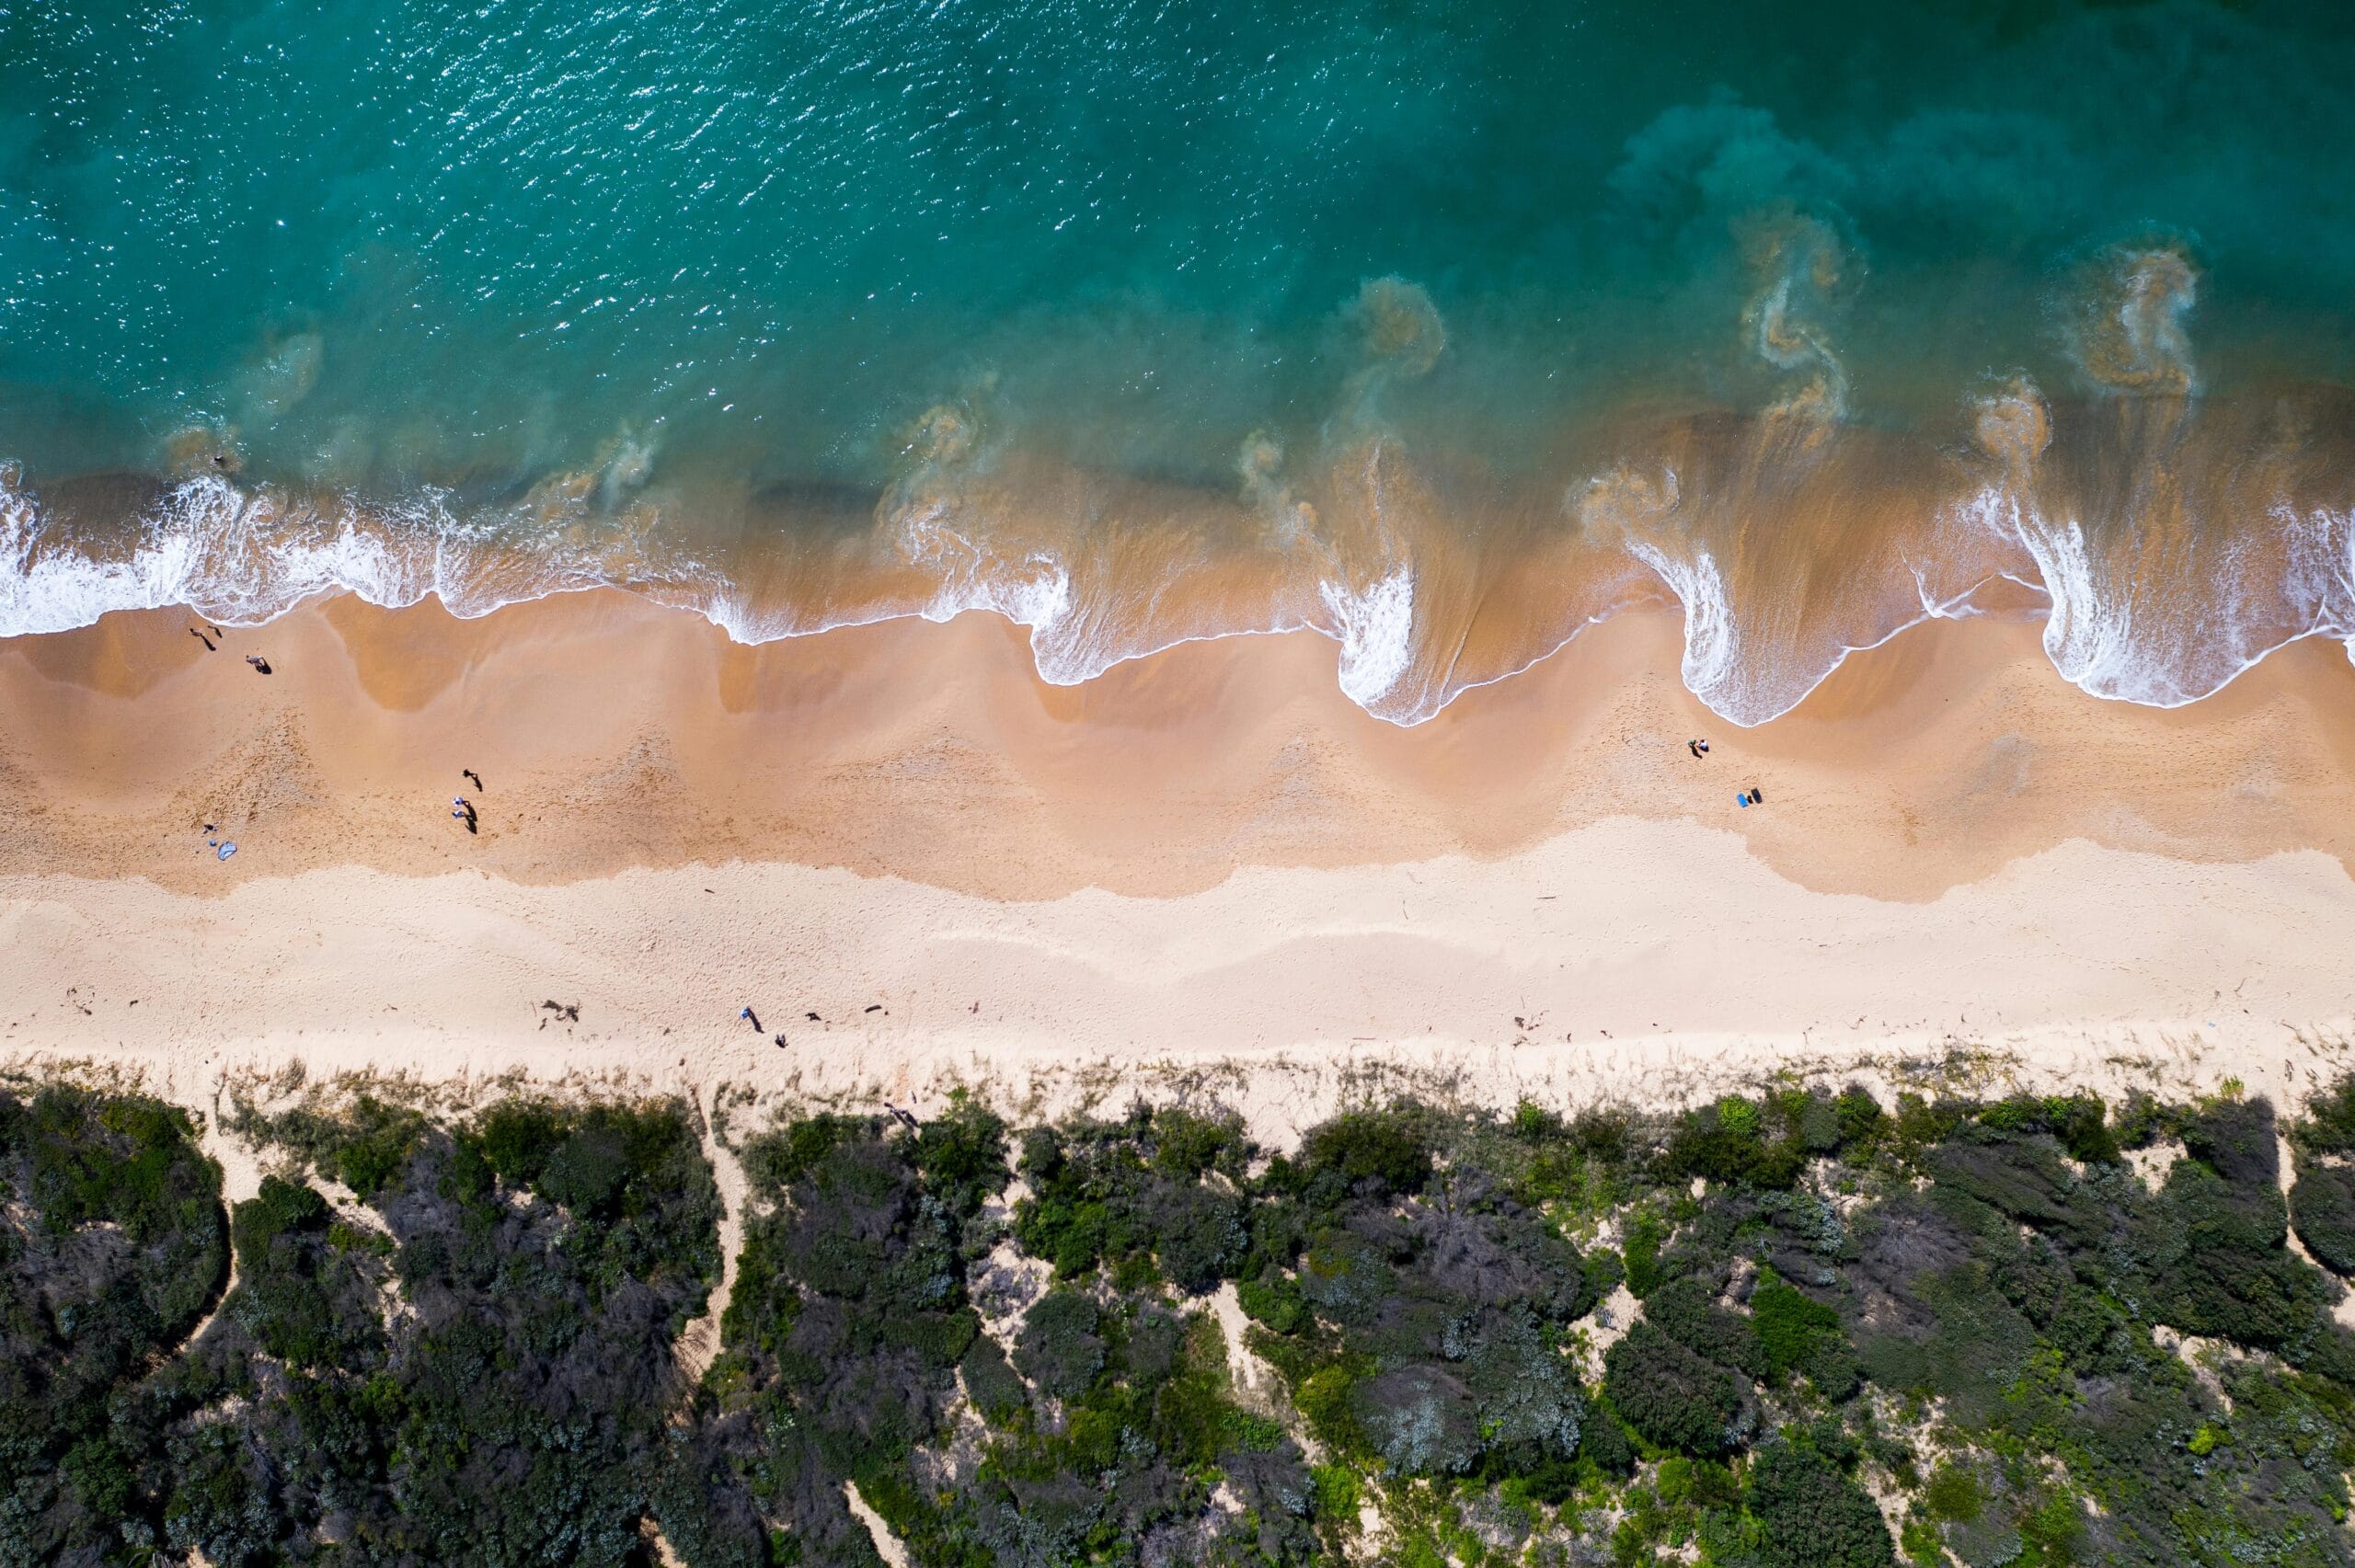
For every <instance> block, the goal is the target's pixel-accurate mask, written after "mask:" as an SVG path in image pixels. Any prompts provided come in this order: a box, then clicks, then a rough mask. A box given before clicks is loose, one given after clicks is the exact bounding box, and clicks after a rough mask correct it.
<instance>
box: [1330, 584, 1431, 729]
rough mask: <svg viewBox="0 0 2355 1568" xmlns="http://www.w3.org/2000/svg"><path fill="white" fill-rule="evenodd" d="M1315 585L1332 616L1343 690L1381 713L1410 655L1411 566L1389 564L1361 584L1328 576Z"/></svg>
mask: <svg viewBox="0 0 2355 1568" xmlns="http://www.w3.org/2000/svg"><path fill="white" fill-rule="evenodd" d="M1316 591H1317V595H1318V597H1320V598H1321V599H1323V600H1324V601H1325V608H1326V610H1327V612H1328V613H1330V614H1331V616H1332V617H1333V625H1334V629H1335V632H1336V634H1337V635H1338V639H1339V642H1340V645H1341V692H1342V694H1343V695H1345V696H1347V697H1348V698H1349V699H1350V701H1351V702H1353V703H1355V704H1357V705H1358V706H1360V707H1361V708H1363V709H1365V710H1366V711H1367V712H1369V713H1373V714H1375V715H1381V713H1382V705H1383V699H1384V697H1386V696H1388V695H1389V694H1390V692H1391V691H1392V690H1393V689H1394V688H1395V687H1396V686H1397V684H1398V682H1399V681H1402V680H1404V679H1405V678H1406V674H1407V669H1408V667H1409V666H1410V665H1412V664H1413V663H1414V659H1415V574H1414V571H1413V569H1412V568H1411V567H1393V568H1392V569H1391V570H1390V571H1389V572H1388V573H1387V574H1385V575H1384V577H1382V578H1379V579H1378V580H1376V581H1375V582H1373V584H1371V585H1370V586H1368V587H1366V588H1362V589H1351V588H1349V587H1347V586H1345V585H1343V584H1340V583H1337V582H1332V581H1329V580H1327V581H1325V582H1320V583H1318V584H1317V585H1316ZM1432 711H1434V712H1436V711H1437V710H1436V709H1433V710H1432ZM1421 716H1423V717H1428V716H1430V715H1428V714H1426V715H1421Z"/></svg>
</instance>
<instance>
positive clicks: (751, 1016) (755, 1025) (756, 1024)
mask: <svg viewBox="0 0 2355 1568" xmlns="http://www.w3.org/2000/svg"><path fill="white" fill-rule="evenodd" d="M736 1016H737V1017H739V1018H741V1019H742V1020H743V1021H744V1022H745V1023H747V1024H751V1025H752V1033H754V1034H755V1035H765V1034H767V1033H768V1031H767V1030H765V1029H764V1028H762V1027H761V1015H760V1014H759V1013H755V1012H753V1011H752V1008H750V1007H749V1006H747V1007H744V1008H741V1009H740V1010H738V1012H737V1013H736Z"/></svg>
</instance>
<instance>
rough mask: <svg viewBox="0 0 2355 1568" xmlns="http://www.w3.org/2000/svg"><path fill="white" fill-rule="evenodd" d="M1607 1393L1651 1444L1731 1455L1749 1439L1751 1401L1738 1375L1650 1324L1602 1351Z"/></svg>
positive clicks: (1689, 1452) (1687, 1451) (1639, 1326)
mask: <svg viewBox="0 0 2355 1568" xmlns="http://www.w3.org/2000/svg"><path fill="white" fill-rule="evenodd" d="M1603 1393H1604V1395H1605V1396H1606V1397H1608V1398H1609V1399H1610V1401H1611V1408H1612V1409H1613V1410H1614V1411H1616V1412H1617V1413H1619V1415H1620V1417H1621V1418H1622V1419H1623V1420H1625V1421H1626V1423H1627V1425H1630V1426H1632V1427H1634V1428H1635V1429H1636V1431H1637V1433H1639V1434H1640V1435H1641V1436H1643V1437H1644V1439H1645V1440H1646V1441H1647V1442H1650V1443H1654V1444H1657V1445H1658V1446H1659V1447H1660V1448H1675V1449H1679V1450H1681V1451H1683V1452H1684V1453H1688V1454H1697V1455H1704V1456H1708V1455H1717V1454H1723V1453H1729V1452H1731V1451H1732V1450H1733V1449H1736V1448H1740V1447H1741V1446H1742V1445H1743V1444H1744V1443H1745V1442H1747V1441H1748V1439H1749V1434H1750V1429H1751V1425H1752V1416H1751V1413H1750V1409H1749V1402H1748V1401H1747V1399H1746V1398H1745V1397H1744V1395H1743V1393H1742V1390H1741V1385H1740V1381H1739V1380H1738V1379H1737V1378H1736V1376H1735V1375H1734V1374H1733V1373H1731V1372H1729V1371H1728V1370H1726V1368H1723V1367H1720V1366H1718V1365H1717V1364H1716V1363H1714V1362H1711V1361H1706V1360H1704V1359H1703V1358H1702V1357H1700V1356H1696V1355H1694V1353H1693V1352H1692V1351H1691V1350H1688V1349H1687V1348H1685V1347H1684V1346H1683V1345H1681V1344H1679V1343H1678V1342H1677V1341H1676V1340H1674V1339H1672V1338H1671V1337H1670V1336H1669V1335H1668V1334H1666V1333H1662V1332H1661V1331H1660V1328H1659V1327H1657V1326H1656V1325H1654V1324H1652V1323H1649V1322H1641V1323H1637V1325H1636V1326H1635V1327H1634V1328H1632V1329H1630V1330H1628V1331H1627V1333H1626V1337H1625V1338H1623V1339H1621V1340H1620V1341H1619V1342H1618V1343H1617V1344H1616V1345H1613V1346H1612V1347H1611V1348H1610V1349H1609V1350H1608V1351H1606V1352H1604V1354H1603Z"/></svg>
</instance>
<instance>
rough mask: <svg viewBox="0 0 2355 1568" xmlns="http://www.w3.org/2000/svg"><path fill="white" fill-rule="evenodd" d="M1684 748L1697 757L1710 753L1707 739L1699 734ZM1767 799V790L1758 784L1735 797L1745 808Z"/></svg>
mask: <svg viewBox="0 0 2355 1568" xmlns="http://www.w3.org/2000/svg"><path fill="white" fill-rule="evenodd" d="M1684 749H1685V750H1687V751H1690V752H1692V753H1693V755H1694V757H1696V758H1700V757H1706V756H1707V755H1708V754H1709V743H1708V742H1707V741H1706V740H1704V739H1702V738H1700V737H1699V736H1694V738H1692V739H1690V740H1687V741H1686V742H1685V743H1684ZM1765 800H1766V792H1765V791H1764V790H1763V789H1760V788H1759V787H1758V786H1757V785H1756V784H1752V785H1751V786H1750V787H1749V788H1748V789H1745V790H1741V791H1739V792H1737V793H1736V794H1735V795H1734V797H1733V803H1734V804H1735V805H1736V806H1739V807H1743V808H1745V809H1747V808H1748V807H1752V806H1761V805H1763V804H1764V803H1765Z"/></svg>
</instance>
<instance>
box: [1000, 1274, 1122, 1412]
mask: <svg viewBox="0 0 2355 1568" xmlns="http://www.w3.org/2000/svg"><path fill="white" fill-rule="evenodd" d="M1096 1330H1097V1310H1096V1303H1095V1302H1093V1301H1090V1300H1089V1299H1087V1298H1086V1297H1085V1296H1082V1295H1080V1294H1079V1293H1078V1292H1077V1291H1074V1290H1051V1291H1049V1292H1048V1293H1047V1294H1046V1295H1044V1296H1042V1297H1040V1299H1038V1300H1037V1301H1036V1302H1034V1303H1032V1304H1031V1307H1030V1310H1029V1312H1028V1314H1027V1315H1026V1316H1025V1317H1024V1319H1023V1322H1022V1335H1021V1337H1020V1338H1019V1339H1018V1340H1017V1341H1016V1342H1015V1346H1014V1365H1015V1366H1016V1368H1017V1369H1019V1370H1020V1372H1021V1373H1022V1375H1023V1376H1024V1377H1026V1378H1028V1379H1030V1381H1031V1383H1032V1384H1034V1385H1035V1386H1036V1387H1037V1388H1038V1390H1039V1391H1040V1393H1043V1394H1046V1395H1047V1396H1049V1397H1050V1398H1052V1399H1061V1400H1071V1399H1077V1398H1078V1397H1079V1396H1080V1395H1081V1394H1084V1393H1086V1391H1087V1387H1088V1385H1089V1384H1090V1383H1092V1382H1094V1381H1095V1380H1096V1375H1097V1372H1099V1371H1101V1370H1102V1369H1103V1367H1104V1341H1103V1340H1102V1339H1100V1338H1098V1337H1097V1333H1096Z"/></svg>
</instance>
